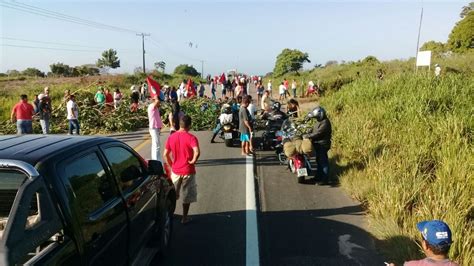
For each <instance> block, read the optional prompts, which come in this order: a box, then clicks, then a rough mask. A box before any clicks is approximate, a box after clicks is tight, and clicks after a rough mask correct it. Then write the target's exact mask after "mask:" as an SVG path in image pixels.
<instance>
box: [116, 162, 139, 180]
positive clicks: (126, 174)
mask: <svg viewBox="0 0 474 266" xmlns="http://www.w3.org/2000/svg"><path fill="white" fill-rule="evenodd" d="M140 176H142V173H141V172H140V169H138V167H137V166H136V165H130V166H129V167H127V168H125V169H124V170H123V171H122V174H121V175H120V180H121V181H122V182H128V181H132V180H135V179H137V178H139V177H140Z"/></svg>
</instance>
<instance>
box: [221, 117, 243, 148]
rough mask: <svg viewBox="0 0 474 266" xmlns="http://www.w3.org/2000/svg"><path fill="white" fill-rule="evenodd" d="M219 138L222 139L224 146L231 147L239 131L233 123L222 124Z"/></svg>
mask: <svg viewBox="0 0 474 266" xmlns="http://www.w3.org/2000/svg"><path fill="white" fill-rule="evenodd" d="M220 138H221V139H223V140H224V143H225V146H226V147H232V146H233V145H234V140H236V139H238V138H239V131H238V130H237V128H236V126H235V125H234V124H233V123H229V124H225V125H222V131H221V134H220Z"/></svg>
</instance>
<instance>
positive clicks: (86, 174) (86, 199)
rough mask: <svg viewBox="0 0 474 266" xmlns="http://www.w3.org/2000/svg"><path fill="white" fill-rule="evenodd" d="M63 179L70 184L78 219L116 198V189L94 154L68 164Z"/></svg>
mask: <svg viewBox="0 0 474 266" xmlns="http://www.w3.org/2000/svg"><path fill="white" fill-rule="evenodd" d="M65 177H66V178H67V179H68V180H69V182H70V183H71V186H72V190H73V192H74V196H75V198H76V201H77V202H78V205H79V207H80V212H81V213H80V217H88V216H89V215H90V214H91V213H93V212H94V211H96V210H98V209H99V208H101V207H102V206H103V205H105V203H106V202H108V201H109V200H111V199H113V198H115V197H116V196H117V189H116V187H115V185H114V183H113V181H112V179H111V178H110V176H108V175H107V173H106V172H105V169H104V167H103V165H102V163H101V161H100V159H99V156H98V155H97V153H95V152H94V153H90V154H88V155H86V156H83V157H81V158H78V159H75V160H74V161H72V162H70V163H68V164H67V165H66V167H65Z"/></svg>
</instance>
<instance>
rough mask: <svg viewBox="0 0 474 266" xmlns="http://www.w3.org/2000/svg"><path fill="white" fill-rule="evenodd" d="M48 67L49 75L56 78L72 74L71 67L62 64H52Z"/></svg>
mask: <svg viewBox="0 0 474 266" xmlns="http://www.w3.org/2000/svg"><path fill="white" fill-rule="evenodd" d="M49 67H50V68H51V73H53V75H56V76H62V77H68V76H70V75H71V72H72V69H71V67H70V66H68V65H66V64H63V63H56V64H52V65H50V66H49Z"/></svg>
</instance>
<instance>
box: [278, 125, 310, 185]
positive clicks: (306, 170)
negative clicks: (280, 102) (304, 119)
mask: <svg viewBox="0 0 474 266" xmlns="http://www.w3.org/2000/svg"><path fill="white" fill-rule="evenodd" d="M306 124H307V123H302V124H300V125H298V126H296V125H295V123H294V122H293V121H291V120H290V119H287V120H285V121H284V122H283V124H282V127H281V131H282V142H281V143H280V144H279V145H278V146H277V148H276V151H275V152H276V154H277V157H278V160H279V161H280V163H282V164H286V165H287V166H288V169H289V170H290V171H291V172H292V173H294V174H296V177H297V180H298V183H304V181H305V180H306V177H307V176H310V175H313V173H314V172H315V171H316V169H314V168H312V166H311V163H310V157H309V156H308V155H307V153H302V152H294V153H293V154H292V156H290V157H287V156H286V155H285V150H284V147H285V144H286V143H290V142H293V141H296V140H302V135H303V134H304V133H307V131H308V129H307V126H306ZM301 133H303V134H301Z"/></svg>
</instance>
